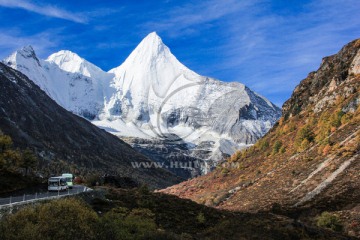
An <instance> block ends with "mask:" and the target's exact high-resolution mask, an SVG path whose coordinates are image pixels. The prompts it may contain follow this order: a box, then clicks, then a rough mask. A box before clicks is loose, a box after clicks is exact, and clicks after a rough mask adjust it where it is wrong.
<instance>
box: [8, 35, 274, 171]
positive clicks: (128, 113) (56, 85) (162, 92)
mask: <svg viewBox="0 0 360 240" xmlns="http://www.w3.org/2000/svg"><path fill="white" fill-rule="evenodd" d="M3 62H4V63H5V64H7V65H8V66H10V67H12V68H14V69H16V70H19V71H20V72H22V73H23V74H25V75H26V76H28V77H29V79H31V80H32V81H33V82H34V83H35V84H37V85H38V86H39V87H40V88H41V89H42V90H43V91H45V92H46V93H47V94H48V95H49V96H50V97H51V98H52V99H54V100H55V101H56V102H57V103H58V104H59V105H61V106H62V107H64V108H65V109H67V110H68V111H71V112H73V113H75V114H77V115H79V116H82V117H84V118H86V119H87V120H89V121H91V122H92V123H93V124H94V125H96V126H98V127H100V128H103V129H105V130H106V131H108V132H110V133H112V134H115V135H117V136H119V137H121V138H123V139H127V140H128V142H129V143H130V144H131V145H132V146H134V147H135V148H137V149H138V150H139V151H140V152H143V153H144V154H145V155H146V154H148V156H149V157H150V158H152V159H153V160H155V161H157V160H158V159H156V156H158V155H159V154H160V155H164V154H169V151H170V152H172V151H173V149H174V148H176V144H179V145H181V146H185V148H186V149H182V150H181V151H180V154H182V155H186V156H191V157H192V159H193V160H199V161H202V162H204V163H206V164H205V165H204V166H214V164H213V163H216V162H218V161H221V160H222V159H224V157H226V156H229V155H231V154H232V153H234V152H235V151H236V150H238V149H241V148H245V147H247V146H249V145H251V144H253V143H255V142H256V140H257V139H259V138H260V137H262V136H263V135H264V134H265V133H266V132H267V131H268V130H269V129H270V128H271V127H272V126H273V125H274V124H275V122H276V121H277V120H278V118H279V117H280V116H281V110H280V108H278V107H277V106H276V105H274V104H273V103H271V102H270V101H269V100H267V99H266V98H264V97H262V96H261V95H259V94H257V93H255V92H253V91H252V90H250V89H249V88H248V87H246V86H245V85H244V84H241V83H239V82H230V83H229V82H221V81H219V80H216V79H213V78H210V77H205V76H201V75H199V74H197V73H195V72H193V71H192V70H190V69H188V68H187V67H186V66H184V65H183V64H182V63H181V62H180V61H178V59H177V58H176V57H175V56H174V55H173V54H172V53H171V51H170V49H169V48H168V47H167V46H166V45H165V44H164V43H163V41H162V40H161V38H160V37H159V36H158V35H157V34H156V33H155V32H153V33H150V34H149V35H147V36H146V37H145V38H144V39H143V40H142V41H141V42H140V44H139V45H138V46H137V47H136V48H135V49H134V50H133V52H132V53H131V54H130V55H129V56H128V58H127V59H126V60H125V61H124V62H123V63H122V64H121V65H120V66H118V67H116V68H113V69H111V70H109V71H108V72H106V71H103V70H102V69H100V68H99V67H97V66H95V65H94V64H92V63H90V62H88V61H86V60H85V59H83V58H81V57H80V56H78V55H77V54H76V53H73V52H71V51H67V50H61V51H59V52H57V53H54V54H52V55H50V56H49V57H48V58H47V59H45V60H42V59H38V57H37V56H36V54H35V51H34V49H33V48H32V47H31V46H26V47H24V48H22V49H20V50H17V51H16V52H14V53H13V54H11V55H10V56H9V57H7V58H6V59H4V60H3ZM137 139H144V140H146V141H145V142H146V143H147V144H145V145H144V144H139V142H141V141H139V140H137ZM159 141H160V142H159ZM156 144H160V145H161V144H162V147H163V148H164V149H165V150H164V151H160V152H159V151H157V153H156V154H154V153H153V152H152V153H151V154H150V153H149V151H147V150H146V148H156ZM169 144H170V145H169ZM165 146H166V147H165ZM168 146H171V147H170V148H169V147H168ZM144 148H145V150H146V151H145V150H144ZM141 150H143V151H141ZM151 151H152V150H151ZM157 154H158V155H157ZM154 158H155V159H154ZM182 158H183V157H181V156H179V155H176V157H175V159H182ZM186 159H188V158H186ZM159 161H160V160H159ZM161 161H163V160H161ZM168 161H169V159H168ZM209 170H211V167H203V168H202V169H201V170H200V171H193V170H191V172H192V174H191V176H193V175H196V174H204V173H207V172H208V171H209ZM194 172H196V173H194ZM184 176H185V177H189V175H186V174H185V175H184Z"/></svg>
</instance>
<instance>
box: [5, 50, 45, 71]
mask: <svg viewBox="0 0 360 240" xmlns="http://www.w3.org/2000/svg"><path fill="white" fill-rule="evenodd" d="M3 62H4V63H5V64H6V65H8V66H11V67H14V68H15V69H17V68H16V65H17V64H18V63H23V64H25V65H26V63H27V62H35V64H37V65H39V66H41V64H40V61H39V59H38V58H37V56H36V54H35V51H34V49H33V47H32V46H31V45H28V46H24V47H23V48H21V49H19V50H17V51H16V52H14V53H13V54H11V55H10V56H8V57H7V58H5V59H4V60H3Z"/></svg>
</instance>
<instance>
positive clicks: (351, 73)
mask: <svg viewBox="0 0 360 240" xmlns="http://www.w3.org/2000/svg"><path fill="white" fill-rule="evenodd" d="M359 49H360V40H355V41H352V42H350V43H349V44H347V45H346V46H344V47H343V48H342V49H341V50H340V51H339V52H338V53H337V54H336V55H333V56H330V57H326V58H324V59H323V61H322V63H321V66H320V68H319V69H318V70H317V71H316V72H312V73H310V74H309V75H308V77H307V78H306V79H304V80H303V81H301V83H300V84H299V85H298V86H297V87H296V88H295V90H294V92H293V94H292V96H291V98H290V99H289V100H288V101H287V102H286V103H285V104H284V106H283V117H282V118H281V119H280V120H279V121H278V123H277V124H276V125H275V126H274V127H273V128H272V129H271V130H270V132H269V133H268V134H267V135H266V136H264V137H263V138H262V139H261V140H259V141H258V142H257V143H256V144H255V145H254V146H253V147H251V148H249V149H247V150H245V151H243V152H237V153H236V154H235V155H233V156H232V157H231V158H229V159H228V160H227V161H226V162H224V164H222V165H220V166H218V167H217V169H216V170H215V171H213V172H211V173H210V174H208V175H205V176H202V177H199V178H195V179H192V180H188V181H186V182H183V183H181V184H178V185H175V186H173V187H170V188H167V189H165V190H163V192H165V193H169V194H174V195H178V196H180V197H182V198H189V199H192V200H194V201H196V202H198V203H203V204H206V205H209V206H214V207H217V208H222V209H228V210H242V211H264V210H271V209H272V210H279V211H280V210H281V211H285V210H284V209H286V212H287V213H291V212H292V213H294V212H299V211H300V210H302V211H303V212H304V211H305V209H307V210H306V211H307V212H311V211H314V210H316V211H317V212H321V211H324V210H328V211H339V212H337V214H338V215H339V216H341V217H344V218H349V219H350V220H351V221H350V220H349V219H348V220H349V221H350V222H351V224H354V226H355V227H354V229H350V228H351V226H352V225H351V224H350V223H349V225H346V226H345V228H346V230H347V231H348V232H349V233H351V234H355V235H357V234H359V235H360V229H358V228H357V227H356V226H358V227H359V225H360V220H359V219H360V213H359V211H356V209H359V206H360V204H359V200H360V175H359V173H360V157H359V150H360V131H359V129H360V114H359V113H360V107H359V105H360V91H359V89H360V50H359ZM299 209H300V210H299ZM354 219H355V220H354ZM349 221H348V222H349ZM350 225H351V226H350ZM351 231H352V232H351ZM356 231H359V232H357V233H356Z"/></svg>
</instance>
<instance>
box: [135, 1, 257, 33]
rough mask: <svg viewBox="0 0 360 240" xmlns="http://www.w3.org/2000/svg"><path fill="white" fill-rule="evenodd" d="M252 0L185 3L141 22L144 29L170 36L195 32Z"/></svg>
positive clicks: (247, 4) (243, 6)
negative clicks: (152, 18) (199, 27)
mask: <svg viewBox="0 0 360 240" xmlns="http://www.w3.org/2000/svg"><path fill="white" fill-rule="evenodd" d="M256 2H258V1H257V0H254V1H248V0H246V1H236V0H223V1H217V0H211V1H200V2H196V3H195V2H194V3H187V4H185V5H182V6H178V7H176V8H173V9H172V10H171V11H165V12H162V13H161V12H160V13H158V18H157V19H156V18H155V19H154V20H151V21H148V22H146V23H145V24H142V25H143V27H144V28H146V29H152V30H156V31H159V32H165V33H167V34H168V35H169V36H170V37H179V36H184V35H189V34H196V33H197V29H196V28H197V27H198V26H200V25H201V27H202V28H204V27H206V25H207V24H208V27H211V24H212V22H214V21H216V20H221V19H222V18H224V17H226V16H227V15H230V14H232V13H236V12H238V11H239V10H241V9H246V8H248V7H249V6H252V5H255V4H256Z"/></svg>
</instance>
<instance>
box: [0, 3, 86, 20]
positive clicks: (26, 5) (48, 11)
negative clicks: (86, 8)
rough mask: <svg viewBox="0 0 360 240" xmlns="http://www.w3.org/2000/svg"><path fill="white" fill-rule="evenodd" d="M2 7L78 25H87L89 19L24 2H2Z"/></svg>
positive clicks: (51, 7) (55, 8)
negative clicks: (22, 10)
mask: <svg viewBox="0 0 360 240" xmlns="http://www.w3.org/2000/svg"><path fill="white" fill-rule="evenodd" d="M0 6H2V7H7V8H19V9H24V10H26V11H30V12H34V13H37V14H41V15H44V16H49V17H54V18H60V19H65V20H69V21H73V22H77V23H87V21H88V19H87V18H86V17H85V16H83V15H81V14H79V13H72V12H69V11H66V10H63V9H59V8H57V7H54V6H50V5H46V6H45V5H43V6H40V5H36V4H34V3H31V2H30V1H24V0H16V1H14V0H0Z"/></svg>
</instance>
